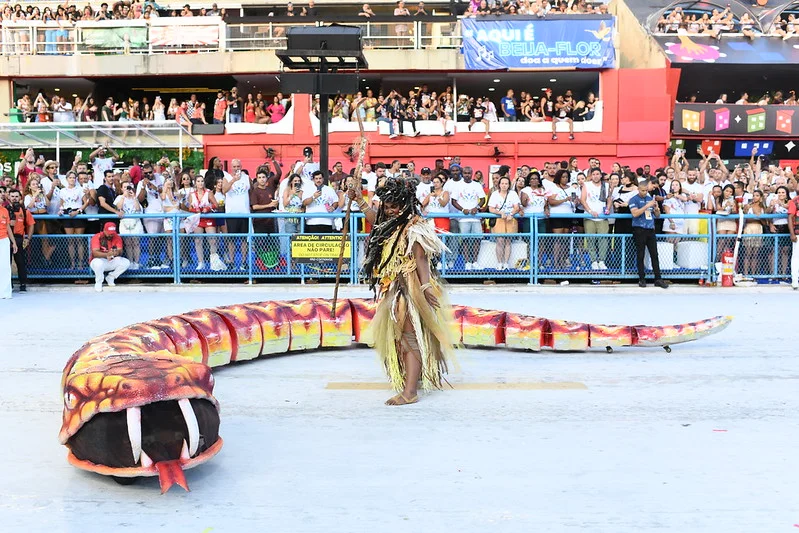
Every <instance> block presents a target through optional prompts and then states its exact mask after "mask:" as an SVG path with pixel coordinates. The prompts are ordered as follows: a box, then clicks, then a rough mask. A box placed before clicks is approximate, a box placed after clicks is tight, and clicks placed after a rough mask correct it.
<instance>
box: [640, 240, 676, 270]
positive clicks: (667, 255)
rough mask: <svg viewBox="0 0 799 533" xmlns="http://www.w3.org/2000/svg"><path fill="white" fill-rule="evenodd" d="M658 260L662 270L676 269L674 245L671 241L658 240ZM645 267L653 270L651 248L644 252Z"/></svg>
mask: <svg viewBox="0 0 799 533" xmlns="http://www.w3.org/2000/svg"><path fill="white" fill-rule="evenodd" d="M658 262H659V264H660V270H674V245H673V244H671V243H670V242H658ZM644 268H645V269H647V270H652V258H651V257H650V256H649V250H647V251H646V252H645V254H644Z"/></svg>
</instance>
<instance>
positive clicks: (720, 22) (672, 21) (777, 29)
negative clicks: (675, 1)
mask: <svg viewBox="0 0 799 533" xmlns="http://www.w3.org/2000/svg"><path fill="white" fill-rule="evenodd" d="M656 29H657V33H685V34H687V35H708V36H710V37H713V38H714V39H720V38H721V36H722V35H723V34H725V33H740V34H743V35H744V36H745V37H747V38H749V39H755V38H756V37H758V36H761V35H764V34H763V33H761V30H760V29H759V27H758V24H757V22H756V21H755V19H754V18H753V17H752V16H751V15H750V14H749V13H743V14H742V15H741V16H740V17H736V16H735V15H734V14H733V13H732V10H731V9H730V8H729V7H727V8H725V9H713V10H712V11H694V10H692V11H691V12H686V11H684V10H683V9H682V8H681V7H675V8H674V9H673V10H672V11H669V12H666V13H664V14H663V15H662V16H661V17H660V20H658V23H657V28H656ZM765 32H766V33H765V35H769V36H776V37H782V39H783V40H788V39H790V38H791V37H793V36H794V35H796V34H797V33H799V20H797V19H796V16H795V15H794V14H792V13H789V14H787V15H785V16H780V17H777V19H776V20H775V21H774V23H773V24H772V25H771V27H770V28H766V30H765Z"/></svg>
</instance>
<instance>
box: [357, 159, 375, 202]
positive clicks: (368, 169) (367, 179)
mask: <svg viewBox="0 0 799 533" xmlns="http://www.w3.org/2000/svg"><path fill="white" fill-rule="evenodd" d="M361 180H362V181H363V183H364V185H363V186H362V187H361V188H362V189H363V190H364V191H366V192H367V193H368V192H369V190H370V189H371V191H372V192H374V190H375V188H376V185H377V174H376V173H375V172H374V170H373V169H372V164H371V163H364V164H363V172H361ZM369 199H371V196H370V197H369Z"/></svg>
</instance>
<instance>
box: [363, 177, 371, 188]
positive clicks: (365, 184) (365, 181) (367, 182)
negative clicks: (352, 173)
mask: <svg viewBox="0 0 799 533" xmlns="http://www.w3.org/2000/svg"><path fill="white" fill-rule="evenodd" d="M368 185H369V180H368V179H366V178H361V187H366V186H368Z"/></svg>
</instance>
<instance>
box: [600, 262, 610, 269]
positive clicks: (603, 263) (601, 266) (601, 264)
mask: <svg viewBox="0 0 799 533" xmlns="http://www.w3.org/2000/svg"><path fill="white" fill-rule="evenodd" d="M607 269H608V266H607V265H606V264H605V262H604V261H600V262H599V270H607Z"/></svg>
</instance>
